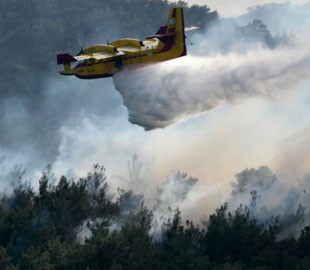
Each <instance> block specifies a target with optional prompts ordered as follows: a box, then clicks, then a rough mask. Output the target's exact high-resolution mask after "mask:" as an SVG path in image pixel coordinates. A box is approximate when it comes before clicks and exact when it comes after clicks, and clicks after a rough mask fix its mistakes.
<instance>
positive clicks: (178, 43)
mask: <svg viewBox="0 0 310 270" xmlns="http://www.w3.org/2000/svg"><path fill="white" fill-rule="evenodd" d="M155 36H156V37H158V38H159V39H162V40H163V41H164V42H165V39H170V38H171V37H173V38H174V47H175V49H176V51H178V53H179V56H183V55H186V53H187V51H186V43H185V38H186V36H185V32H184V16H183V8H172V9H171V11H170V14H169V17H168V20H167V23H166V25H165V26H162V27H160V28H159V29H158V31H157V32H156V35H155Z"/></svg>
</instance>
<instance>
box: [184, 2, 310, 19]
mask: <svg viewBox="0 0 310 270" xmlns="http://www.w3.org/2000/svg"><path fill="white" fill-rule="evenodd" d="M185 2H187V3H189V4H198V5H207V6H209V7H210V8H211V9H212V10H217V11H218V12H219V14H220V15H221V16H224V17H230V16H239V15H241V14H243V13H245V12H246V10H247V9H248V8H249V7H253V6H256V5H263V4H267V3H286V2H288V1H287V0H232V1H230V0H185ZM289 2H291V3H294V4H306V3H309V2H310V1H309V0H291V1H289Z"/></svg>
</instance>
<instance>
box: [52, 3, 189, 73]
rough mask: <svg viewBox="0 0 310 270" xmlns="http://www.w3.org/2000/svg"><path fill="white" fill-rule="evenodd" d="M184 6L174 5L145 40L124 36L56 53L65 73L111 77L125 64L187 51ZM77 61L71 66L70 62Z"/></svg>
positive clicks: (157, 58)
mask: <svg viewBox="0 0 310 270" xmlns="http://www.w3.org/2000/svg"><path fill="white" fill-rule="evenodd" d="M185 38H186V37H185V29H184V17H183V9H182V8H172V9H171V11H170V14H169V17H168V20H167V23H166V25H165V26H161V27H160V28H159V30H158V31H157V32H156V34H155V35H153V36H150V37H147V38H146V39H144V40H138V39H131V38H124V39H120V40H116V41H113V42H111V43H109V44H108V45H95V46H91V47H88V48H84V49H82V50H81V52H80V53H79V54H78V55H77V56H71V55H70V54H68V53H65V54H59V55H57V64H58V65H63V66H64V69H63V70H61V71H59V73H60V74H62V75H75V76H76V77H78V78H80V79H95V78H105V77H112V76H113V75H114V74H115V73H116V72H118V71H119V70H121V69H122V68H125V67H129V66H136V65H139V64H150V63H156V62H162V61H167V60H170V59H174V58H178V57H181V56H185V55H186V54H187V50H186V43H185ZM75 62H77V63H76V65H75V66H74V67H71V63H75Z"/></svg>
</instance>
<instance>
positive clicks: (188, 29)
mask: <svg viewBox="0 0 310 270" xmlns="http://www.w3.org/2000/svg"><path fill="white" fill-rule="evenodd" d="M199 28H200V27H198V26H190V27H186V28H185V29H184V31H185V32H189V31H194V30H197V29H199Z"/></svg>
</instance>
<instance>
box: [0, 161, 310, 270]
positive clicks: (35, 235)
mask: <svg viewBox="0 0 310 270" xmlns="http://www.w3.org/2000/svg"><path fill="white" fill-rule="evenodd" d="M16 176H17V174H16ZM12 185H13V192H12V193H10V194H7V193H3V194H2V195H1V204H0V245H1V249H0V268H1V269H6V270H9V269H10V270H13V269H111V270H112V269H178V270H179V269H180V270H181V269H184V270H185V269H195V270H196V269H212V270H219V269H223V270H239V269H240V270H241V269H251V270H252V269H253V270H254V269H255V270H265V269H266V270H267V269H270V270H271V269H287V270H292V269H296V270H297V269H305V270H306V269H309V266H310V227H307V226H306V227H304V229H302V230H301V232H300V234H299V236H298V237H285V238H283V237H279V236H280V234H281V231H282V230H283V229H285V228H283V227H282V226H281V225H280V224H279V222H278V217H274V219H273V220H272V222H269V223H268V224H262V223H260V222H258V221H257V220H255V219H253V218H251V216H250V214H249V209H248V208H247V207H245V206H242V205H240V207H239V208H238V209H237V210H235V211H233V212H231V211H230V210H229V205H228V204H227V203H226V204H223V205H222V206H220V207H219V208H218V209H216V211H215V212H214V213H213V214H211V215H210V216H209V218H208V219H207V220H204V221H203V222H202V224H201V225H196V224H195V223H194V222H192V221H190V220H186V221H184V220H183V219H182V213H181V212H180V211H179V209H174V210H173V215H172V216H171V218H170V219H167V220H166V221H165V222H163V224H162V225H161V234H162V235H161V237H160V238H159V239H154V237H152V234H151V228H152V226H153V223H152V219H153V217H152V211H150V210H149V209H148V208H147V207H146V206H145V205H144V203H143V196H141V194H134V193H133V192H132V191H125V190H121V189H119V190H118V194H117V195H115V196H112V195H111V193H110V192H109V184H108V182H107V180H106V174H105V168H104V167H103V166H100V165H98V164H97V165H94V167H93V171H92V172H90V173H88V175H87V176H86V177H84V178H80V179H75V180H74V179H71V180H70V179H67V178H66V177H64V176H63V177H61V178H60V179H58V181H56V179H55V178H54V177H53V174H52V172H51V168H50V167H48V168H47V169H45V170H44V171H43V173H42V176H41V178H40V179H39V187H38V190H35V189H34V188H33V187H31V185H30V184H29V183H27V182H25V181H24V180H23V179H22V177H18V178H17V179H15V181H13V183H12Z"/></svg>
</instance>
